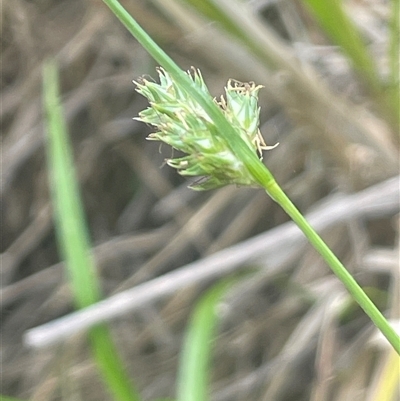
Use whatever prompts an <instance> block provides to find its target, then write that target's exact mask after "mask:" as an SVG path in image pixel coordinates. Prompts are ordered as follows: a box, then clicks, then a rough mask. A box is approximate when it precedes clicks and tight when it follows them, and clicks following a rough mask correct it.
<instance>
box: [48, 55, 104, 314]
mask: <svg viewBox="0 0 400 401" xmlns="http://www.w3.org/2000/svg"><path fill="white" fill-rule="evenodd" d="M43 90H44V102H45V109H46V118H47V127H48V135H47V144H46V147H47V157H48V168H49V174H50V188H51V194H52V200H53V208H54V216H55V219H56V231H57V236H58V242H59V245H60V247H61V252H62V254H63V257H64V260H65V262H66V266H67V270H68V275H69V280H70V281H71V289H72V292H73V295H74V300H75V303H76V306H77V307H78V308H84V307H86V306H89V305H91V304H92V303H94V302H97V301H98V300H99V299H100V289H99V285H98V281H97V278H96V273H95V267H94V263H93V260H92V257H91V255H90V252H89V249H90V246H89V235H88V232H87V229H86V225H85V223H84V221H85V218H84V213H83V210H82V206H81V202H80V199H79V190H78V184H77V181H76V178H75V169H74V165H73V158H72V150H71V147H70V144H69V142H68V134H67V127H66V123H65V120H64V118H63V115H62V109H61V104H60V100H59V83H58V71H57V67H56V66H55V64H54V63H53V62H47V63H46V64H45V66H44V74H43Z"/></svg>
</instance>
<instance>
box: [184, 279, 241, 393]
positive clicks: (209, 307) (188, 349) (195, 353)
mask: <svg viewBox="0 0 400 401" xmlns="http://www.w3.org/2000/svg"><path fill="white" fill-rule="evenodd" d="M237 280H238V279H237V277H236V278H234V279H232V278H230V279H226V280H223V281H221V282H219V283H218V284H216V285H214V286H213V287H212V288H211V289H210V290H208V291H207V292H206V294H205V295H203V297H202V298H201V299H200V301H199V302H198V303H197V305H196V306H195V309H194V312H193V314H192V317H191V320H190V323H189V327H188V329H187V332H186V338H185V343H184V346H183V349H182V353H181V358H180V364H179V376H178V383H177V385H178V388H177V401H206V400H207V399H208V378H209V374H210V359H211V350H212V346H213V339H214V337H215V330H216V323H217V320H218V316H217V313H216V308H217V305H218V302H219V301H220V299H221V297H222V296H223V295H224V294H225V293H226V291H227V290H228V289H229V288H231V286H232V285H233V284H234V283H235V282H237Z"/></svg>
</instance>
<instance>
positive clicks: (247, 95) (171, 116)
mask: <svg viewBox="0 0 400 401" xmlns="http://www.w3.org/2000/svg"><path fill="white" fill-rule="evenodd" d="M158 74H159V76H160V83H159V84H158V83H155V82H151V81H148V80H147V79H145V78H142V79H141V80H140V82H134V83H135V84H136V86H137V88H136V90H137V92H138V93H140V94H141V95H143V96H144V97H146V98H147V99H148V101H149V103H150V107H149V108H147V109H145V110H143V111H142V112H140V113H139V117H137V118H136V120H139V121H142V122H144V123H146V124H150V125H153V126H155V127H156V128H157V132H154V133H152V134H150V135H149V136H148V138H147V139H149V140H155V141H161V142H164V143H166V144H168V145H170V146H172V147H173V148H175V149H177V150H179V151H181V152H183V153H185V154H186V156H183V157H179V158H171V159H167V160H166V162H167V164H168V165H169V166H171V167H173V168H175V169H177V170H178V172H179V174H181V175H184V176H197V177H200V179H199V180H198V181H196V182H195V183H194V184H192V185H191V188H193V189H196V190H207V189H213V188H218V187H222V186H224V185H228V184H236V185H257V183H256V181H255V180H254V179H253V177H252V175H251V174H250V173H249V171H248V170H247V168H246V167H245V165H244V164H243V162H242V161H241V160H239V159H238V158H237V157H236V156H235V154H234V153H233V152H232V151H231V149H230V147H229V144H228V143H227V142H226V141H225V140H224V139H223V138H222V136H221V135H219V134H218V130H217V128H216V126H215V125H214V123H213V121H212V119H211V118H210V117H209V116H208V115H207V113H206V112H205V111H204V110H203V108H202V107H201V106H200V105H199V104H198V103H197V102H196V101H195V100H194V99H193V98H192V97H191V96H190V94H188V93H187V92H186V91H185V90H183V89H182V88H181V87H180V86H179V85H178V84H177V83H176V82H175V81H174V80H173V79H172V77H171V76H170V75H169V74H168V73H167V72H166V71H165V70H163V69H162V68H159V69H158ZM188 75H189V76H190V77H191V78H192V79H193V81H194V83H195V85H196V86H197V87H198V89H199V90H201V91H202V92H203V93H205V94H206V95H207V96H210V98H211V95H210V93H209V91H208V89H207V86H206V85H205V83H204V80H203V78H202V76H201V73H200V71H199V70H196V69H194V68H193V69H192V71H191V72H188ZM261 88H262V86H260V85H258V86H256V85H255V84H254V83H253V82H251V83H245V84H243V83H241V82H238V81H234V80H229V82H228V84H227V87H226V88H225V93H226V100H225V99H224V98H223V97H222V96H221V100H220V101H219V102H218V101H216V100H214V101H215V102H216V103H217V104H218V105H219V106H220V107H221V109H222V111H223V113H224V115H225V117H226V118H227V120H228V121H229V122H230V123H231V125H232V126H233V127H234V129H235V131H236V132H237V135H239V136H240V137H241V138H242V140H243V141H245V143H246V144H247V145H248V146H249V147H250V149H252V150H253V151H254V152H255V153H258V155H259V156H260V157H261V152H262V150H265V149H271V148H273V147H274V146H266V144H265V142H264V140H263V138H262V136H261V133H260V131H259V129H258V125H259V112H260V109H259V107H258V103H257V100H258V91H259V90H260V89H261Z"/></svg>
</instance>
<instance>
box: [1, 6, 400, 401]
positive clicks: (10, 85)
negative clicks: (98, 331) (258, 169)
mask: <svg viewBox="0 0 400 401" xmlns="http://www.w3.org/2000/svg"><path fill="white" fill-rule="evenodd" d="M314 3H318V2H314V1H311V0H309V1H305V2H302V1H288V0H252V1H243V2H237V1H222V0H219V1H215V2H213V1H189V0H187V1H172V0H171V1H168V2H163V1H159V0H152V1H150V0H149V1H145V0H142V1H141V0H124V1H123V2H122V4H123V5H124V7H125V8H126V9H127V10H128V11H129V12H130V13H131V14H132V15H134V16H135V18H136V19H137V20H138V22H139V23H140V24H141V25H142V26H143V27H144V28H145V29H146V30H147V32H149V34H150V35H151V36H152V37H153V38H154V39H155V40H156V41H157V42H158V43H159V44H160V45H161V46H162V47H163V49H165V50H166V51H167V52H168V53H169V54H170V55H171V56H172V57H173V58H174V60H176V61H177V63H178V64H179V65H180V66H181V67H182V68H183V69H185V70H186V69H189V68H190V67H191V66H192V65H193V66H195V67H197V68H200V69H201V71H202V74H203V76H204V78H205V80H206V82H207V84H208V85H209V88H210V90H211V93H212V94H213V95H215V96H219V95H220V94H222V92H223V87H224V85H225V84H226V82H227V80H228V79H229V78H235V79H237V80H239V81H243V82H248V81H255V82H256V83H257V84H262V85H264V86H265V88H264V89H263V90H262V91H261V93H260V95H261V96H260V98H261V100H260V105H261V131H262V133H263V136H264V138H265V140H266V142H267V144H269V145H272V144H274V143H276V142H279V143H280V145H279V146H278V147H277V148H276V149H274V150H273V151H270V152H267V153H265V155H264V161H265V163H266V164H267V165H268V167H269V168H270V169H271V171H272V172H273V173H274V175H275V177H276V178H277V180H278V181H279V183H280V184H281V185H282V186H283V188H284V189H285V191H287V193H288V194H289V196H290V197H291V198H292V199H293V200H294V202H295V203H296V205H297V206H298V207H299V208H300V209H301V211H302V212H304V213H307V212H309V211H311V210H315V208H316V207H317V206H318V205H320V201H321V200H322V199H323V198H327V199H330V200H331V203H332V202H333V203H335V201H336V200H337V199H338V198H336V197H335V196H334V194H336V193H338V192H340V193H349V194H351V193H357V192H359V191H362V190H364V189H365V188H367V187H370V186H372V188H374V186H376V185H378V184H379V183H382V182H384V181H385V180H387V179H389V178H390V177H393V176H395V175H396V174H398V144H399V136H398V133H399V131H398V124H399V113H398V54H399V53H398V30H396V27H397V29H398V19H396V17H395V16H396V7H397V11H398V1H396V0H395V1H392V2H389V1H385V0H378V1H373V0H348V1H344V5H345V7H344V14H341V9H340V10H339V11H338V10H336V11H337V14H334V12H335V10H333V11H332V10H331V11H330V13H328V14H327V13H325V14H323V13H321V12H320V10H318V7H315V4H314ZM313 6H314V8H313ZM312 10H314V11H312ZM1 18H2V35H1V41H2V50H1V51H2V54H1V57H2V66H1V68H2V73H1V110H0V114H1V126H2V157H1V163H2V167H1V170H2V178H1V205H2V249H1V252H2V255H1V256H2V261H1V272H0V273H1V301H2V302H1V306H2V310H1V313H2V317H1V335H2V343H1V361H0V362H1V364H2V381H1V386H2V388H1V391H0V392H1V393H3V394H7V395H10V396H15V397H21V398H25V399H32V400H38V401H47V400H48V401H50V400H81V399H82V400H89V401H90V400H93V401H95V400H96V401H97V400H108V399H111V398H110V395H109V393H108V392H107V389H105V388H104V386H103V384H100V383H101V381H100V378H99V377H98V373H97V371H96V369H95V368H94V362H93V360H92V359H91V357H90V354H89V353H88V348H87V344H86V342H85V341H84V337H83V336H76V337H74V338H72V339H71V340H68V341H67V342H66V343H65V344H63V345H62V346H57V347H49V348H47V349H44V350H40V351H34V352H33V351H32V350H29V349H28V347H26V346H25V345H24V344H23V334H24V333H25V332H26V330H27V329H29V328H32V327H35V326H38V325H40V324H43V323H45V322H48V321H51V320H53V319H57V318H58V317H60V316H63V315H65V314H68V313H70V312H72V311H73V301H72V294H71V291H70V289H69V286H68V285H67V281H66V279H65V277H64V273H63V272H64V265H63V263H61V261H60V255H59V253H58V251H57V246H56V240H55V234H54V226H53V222H52V207H51V203H50V198H49V185H48V177H47V175H48V171H47V166H46V162H45V146H44V145H45V136H44V120H43V118H44V114H43V111H42V93H41V72H42V63H43V60H44V59H45V58H46V57H47V56H49V55H51V56H55V57H56V59H57V61H58V63H59V65H60V69H61V84H62V94H63V96H62V100H63V106H64V111H65V117H66V120H67V122H68V128H69V133H70V137H71V140H72V144H73V148H74V154H75V165H76V169H77V173H78V176H79V181H80V186H81V194H82V197H83V201H84V208H85V213H86V216H87V220H88V225H89V230H90V235H91V239H92V243H93V254H94V256H95V260H96V266H97V268H98V271H99V276H100V281H101V286H102V293H103V296H104V297H107V296H109V295H111V294H114V293H116V292H118V291H120V290H121V289H124V288H131V287H134V286H135V285H138V284H139V283H143V282H146V281H151V280H152V279H154V278H156V277H159V276H161V275H163V274H167V273H168V272H171V271H174V270H175V269H177V268H180V267H182V266H185V265H187V264H189V263H191V262H193V261H203V262H204V266H207V264H208V263H209V262H208V261H209V260H210V255H218V252H219V251H221V250H223V249H225V248H227V247H230V246H234V245H235V244H238V245H237V248H234V249H235V251H232V252H239V253H240V252H243V253H245V254H249V255H251V254H252V253H254V258H250V257H249V259H248V261H247V262H245V263H242V264H241V266H240V268H242V267H243V268H245V269H246V268H247V267H250V268H254V267H256V268H257V269H259V270H260V273H259V274H258V275H257V277H256V279H253V280H249V282H246V283H245V285H243V286H242V287H240V288H239V289H238V290H236V291H234V293H233V294H232V295H231V296H230V297H229V298H228V299H227V301H226V302H225V303H224V304H223V308H221V316H220V329H219V335H218V337H217V338H216V340H215V352H214V357H213V370H212V372H211V378H212V390H213V391H212V399H213V400H220V401H222V400H224V401H230V400H232V401H233V400H235V401H236V400H237V401H239V400H255V401H256V400H257V401H258V400H276V401H295V400H313V401H318V400H332V401H333V400H335V401H336V400H345V399H347V400H350V399H351V400H371V401H372V400H376V401H378V400H379V401H391V400H395V399H396V398H395V397H396V391H398V390H396V386H395V387H394V389H393V388H392V387H390V388H391V390H389V387H387V391H385V392H384V394H385V396H386V397H387V398H386V400H383V399H382V398H379V397H380V395H379V394H380V393H379V391H381V386H382V383H386V381H385V380H386V379H387V377H386V376H385V375H386V373H385V372H386V371H385V367H387V366H388V363H391V362H390V361H391V359H390V355H389V357H388V355H387V350H386V349H385V348H384V347H383V346H380V344H379V343H376V342H373V341H370V339H371V337H372V336H373V332H374V331H373V327H372V326H371V323H370V322H369V320H368V319H367V318H366V316H365V315H364V314H363V313H362V312H361V311H360V310H359V309H358V308H357V307H356V306H355V305H354V304H353V303H352V302H351V300H350V299H349V298H348V296H347V294H346V293H345V292H344V291H343V288H342V287H341V285H340V284H339V283H338V282H337V281H336V280H335V279H334V278H333V277H332V275H331V273H330V272H329V270H328V269H327V267H326V266H325V265H324V264H323V263H322V262H321V260H320V258H319V257H318V256H317V255H316V254H315V252H314V251H313V250H312V249H311V248H310V247H309V246H307V245H305V244H303V243H302V244H301V246H300V247H298V246H297V247H296V249H295V251H293V252H292V251H291V247H292V244H291V242H290V238H289V240H288V239H282V241H283V243H282V244H281V246H280V247H279V248H278V249H276V252H274V253H271V252H269V253H266V254H263V253H262V251H260V249H258V248H257V250H256V249H254V250H253V249H252V246H253V244H254V242H251V241H248V242H243V241H245V240H247V239H248V238H252V237H254V236H256V235H258V234H262V233H267V232H268V231H269V230H271V229H273V228H276V227H278V226H280V225H281V224H284V223H286V222H287V220H288V219H287V216H286V215H285V214H284V212H283V211H282V210H281V209H280V208H279V207H277V206H276V205H275V204H274V203H273V202H272V201H271V200H269V199H268V198H267V197H266V196H265V193H264V192H263V191H262V190H257V189H248V188H236V187H233V186H232V187H225V188H222V189H220V190H217V191H211V192H207V193H197V192H193V191H191V190H189V189H187V185H188V181H187V180H185V179H184V178H182V177H180V176H179V175H177V174H176V172H175V171H173V170H172V169H170V168H167V167H163V163H164V159H165V158H166V157H169V156H170V155H171V150H170V149H167V148H166V147H162V148H160V149H159V147H158V145H157V144H154V143H151V142H146V141H145V138H146V136H147V135H148V133H149V127H146V126H145V125H143V124H141V123H139V122H137V121H134V120H132V118H133V117H135V116H137V114H138V112H139V111H140V110H142V109H143V108H145V107H146V101H145V99H144V98H142V97H141V96H139V95H138V94H137V93H136V92H135V90H134V89H135V88H134V85H133V84H132V82H131V81H132V79H135V80H136V79H138V77H140V76H142V75H146V76H151V77H153V78H155V77H156V72H155V68H156V64H155V63H154V61H153V60H152V59H151V58H150V57H149V56H148V55H147V54H146V52H145V51H144V50H143V49H142V48H141V47H140V45H138V44H137V43H136V42H135V40H134V39H133V38H132V37H131V36H130V35H129V34H128V33H127V31H126V30H125V28H124V27H123V26H122V25H121V24H120V23H119V22H118V21H117V20H116V18H115V17H114V16H113V15H112V14H111V13H110V12H109V10H108V9H107V8H106V7H105V6H104V4H103V3H102V2H101V1H100V0H92V1H84V0H68V1H67V0H64V1H61V0H58V1H56V0H36V1H28V0H14V1H12V2H11V1H9V2H3V3H2V17H1ZM321 27H322V28H321ZM394 185H397V186H398V182H394ZM379 188H380V187H377V189H376V191H375V195H374V191H373V190H372V192H371V193H372V194H373V196H378V197H379V192H380V189H379ZM398 212H399V206H398V205H397V206H396V205H395V206H393V205H392V206H390V207H389V206H388V205H387V204H385V203H384V202H383V203H382V206H381V207H380V208H379V207H375V209H374V212H371V213H369V212H368V210H367V211H366V212H365V213H364V214H362V215H360V214H359V213H357V210H354V213H351V210H350V213H349V214H348V215H349V216H350V217H349V218H346V219H343V218H341V219H339V218H338V221H337V223H334V219H332V221H333V223H330V224H329V225H327V226H323V225H322V226H323V227H324V231H323V233H322V234H323V237H324V239H325V240H326V241H327V242H328V244H329V245H330V246H331V247H332V248H333V250H334V251H335V253H337V255H338V256H339V257H340V258H341V259H342V260H343V261H344V263H345V264H346V266H348V267H349V268H350V270H351V272H352V273H353V274H354V275H355V276H356V278H357V280H358V281H359V282H360V283H361V284H362V285H363V286H364V287H365V288H366V289H367V290H368V293H369V295H370V296H371V297H372V298H373V299H374V301H375V302H376V303H377V305H378V306H379V307H380V308H381V309H382V310H383V311H385V312H386V315H387V316H389V317H392V318H397V319H398V318H399V310H398V308H399V307H398V305H399V302H398V301H399V300H398V294H399V289H398V281H397V280H396V277H397V276H396V274H397V273H398V272H397V270H398V265H399V240H398V239H399V236H398ZM352 214H354V216H355V217H354V218H352V217H351V216H352ZM317 217H318V216H317ZM285 241H286V242H285ZM238 268H239V267H238ZM214 279H215V277H214ZM212 281H213V280H211V278H210V280H204V281H202V282H199V283H198V285H190V286H188V287H185V288H182V289H181V290H180V291H177V292H176V293H175V294H174V295H173V296H169V297H167V298H163V299H154V301H153V302H151V303H146V304H143V306H142V307H141V308H139V309H138V310H135V311H134V312H132V313H127V314H125V315H124V316H122V317H119V318H118V319H115V320H113V321H112V322H111V323H110V327H111V329H112V332H113V335H114V338H115V340H116V341H117V346H118V348H119V350H120V352H121V355H122V356H123V359H124V362H125V365H126V367H127V369H128V371H129V374H130V375H131V377H132V378H134V379H135V381H136V383H137V384H138V387H139V388H140V390H141V393H142V395H143V398H144V399H145V400H151V399H155V398H157V397H167V396H170V397H173V396H174V394H175V381H176V374H177V365H178V356H179V352H180V350H181V348H182V337H183V334H184V331H185V327H186V325H187V322H188V317H189V315H190V312H191V310H192V308H193V305H194V304H195V303H196V300H197V299H198V297H199V295H200V294H201V293H202V292H203V291H204V289H205V288H207V287H208V286H209V284H210V283H211V282H212ZM391 366H393V365H391ZM394 366H395V367H396V365H394ZM397 366H398V365H397Z"/></svg>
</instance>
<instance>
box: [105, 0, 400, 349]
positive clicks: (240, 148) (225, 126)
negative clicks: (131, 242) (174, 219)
mask: <svg viewBox="0 0 400 401" xmlns="http://www.w3.org/2000/svg"><path fill="white" fill-rule="evenodd" d="M103 1H104V2H105V3H106V4H107V6H108V7H109V8H110V9H111V11H112V12H113V13H114V14H115V15H116V16H117V18H119V20H120V21H121V22H122V23H123V24H124V25H125V27H126V28H127V29H128V30H129V32H130V33H131V34H132V35H133V36H134V37H135V38H136V39H137V40H138V41H139V43H140V44H141V45H142V46H143V47H144V48H145V49H146V50H147V51H148V52H149V54H150V55H151V56H152V57H153V58H154V59H155V60H156V61H157V63H159V64H160V66H161V67H162V69H160V70H159V75H160V84H156V83H153V82H149V81H147V80H145V79H144V80H142V81H141V82H139V83H137V90H138V91H139V92H140V93H141V94H143V95H144V96H145V97H146V98H147V99H148V100H149V102H150V107H149V108H148V109H146V110H144V111H143V112H142V113H140V115H139V119H140V120H141V121H144V122H146V123H148V124H151V125H153V126H154V127H156V129H157V132H156V133H154V134H151V135H150V139H152V140H160V141H162V142H165V143H167V144H169V145H171V146H173V147H174V148H176V149H178V150H181V151H182V152H184V153H185V154H186V156H183V157H179V158H171V159H169V160H168V161H167V163H168V164H169V165H170V166H172V167H174V168H176V169H177V170H178V172H179V173H180V174H182V175H185V176H196V177H199V181H197V182H195V184H194V185H193V188H194V189H198V190H206V189H212V188H217V187H221V186H223V185H228V184H236V185H240V186H243V185H251V186H258V187H261V188H263V189H264V190H265V191H266V193H267V194H268V195H269V196H270V197H271V198H272V199H273V200H274V201H275V202H277V203H278V204H279V205H280V206H281V207H282V208H283V209H284V210H285V211H286V213H287V214H288V215H289V216H290V218H291V219H292V220H293V221H294V222H295V223H296V224H297V226H298V227H299V228H300V229H301V230H302V231H303V233H304V235H305V236H306V237H307V239H308V241H309V242H310V243H311V244H312V245H313V247H314V248H315V249H316V250H317V251H318V252H319V254H320V255H321V256H322V257H323V259H324V260H325V262H326V263H327V264H328V266H329V267H330V268H331V270H332V271H333V272H334V274H335V275H336V276H337V277H338V278H339V279H340V280H341V282H342V283H343V284H344V286H345V287H346V288H347V290H348V291H349V293H350V294H351V296H352V297H353V299H354V300H355V301H356V302H357V303H358V304H359V305H360V306H361V308H362V309H363V310H364V311H365V313H366V314H367V315H368V316H369V317H370V319H371V320H372V322H373V323H374V324H375V325H376V327H377V328H378V329H379V330H380V331H381V332H382V334H383V335H384V336H385V337H386V338H387V340H388V341H389V342H390V344H391V345H392V346H393V348H394V349H395V350H396V352H397V353H399V354H400V337H399V336H398V334H397V333H396V332H395V330H394V329H393V328H392V326H391V325H390V324H389V323H388V321H387V320H386V318H385V317H384V316H383V315H382V313H381V312H380V311H379V310H378V308H377V307H376V306H375V304H374V303H373V302H372V301H371V299H370V298H369V297H368V296H367V295H366V294H365V292H364V291H363V290H362V288H361V287H360V285H359V284H358V283H357V282H356V280H355V279H354V278H353V276H352V275H351V274H350V273H349V272H348V270H347V269H346V268H345V267H344V266H343V264H342V263H341V262H340V260H339V259H338V258H337V257H336V256H335V255H334V253H333V252H332V251H331V249H330V248H329V247H328V246H327V245H326V244H325V243H324V241H323V240H322V239H321V237H320V236H319V235H318V234H317V232H316V231H315V230H314V229H313V228H312V227H311V226H310V224H309V223H308V222H307V221H306V220H305V218H304V217H303V215H302V214H301V213H300V212H299V211H298V209H297V208H296V207H295V206H294V204H293V203H292V202H291V201H290V199H289V198H288V197H287V195H286V194H285V193H284V192H283V190H282V189H281V188H280V186H279V185H278V184H277V182H276V181H275V179H274V177H273V175H272V174H271V172H270V171H269V170H268V169H267V167H266V166H265V165H264V164H263V163H262V161H261V160H260V154H259V152H260V151H261V150H263V149H264V148H266V145H265V144H264V142H263V140H262V138H261V137H260V134H259V131H258V115H259V109H258V105H257V102H256V100H257V94H258V91H259V89H260V87H259V86H257V85H255V84H253V83H250V84H241V83H237V82H234V81H230V82H229V83H228V85H227V87H226V99H225V100H221V101H220V102H216V101H215V100H214V99H213V98H212V96H211V95H210V94H209V92H208V90H207V87H206V85H205V84H204V81H203V79H202V77H201V74H200V73H199V72H198V71H197V70H195V71H194V72H193V73H189V74H188V73H185V72H184V71H182V70H181V69H180V68H179V67H178V65H177V64H176V63H175V62H174V61H173V60H172V59H171V58H170V57H169V56H168V55H167V54H166V53H165V52H164V51H163V50H162V49H161V48H160V47H159V46H158V45H157V44H156V43H155V42H154V41H153V40H152V39H151V38H150V36H149V35H148V34H147V33H146V32H145V31H144V30H143V29H142V28H141V26H140V25H139V24H138V23H137V22H136V21H135V19H134V18H132V16H131V15H130V14H129V13H128V12H127V11H126V10H125V9H124V8H123V7H122V6H121V4H120V3H119V2H118V1H117V0H103Z"/></svg>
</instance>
